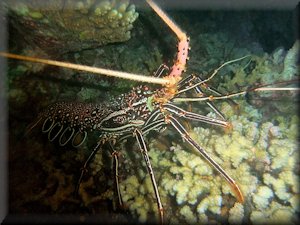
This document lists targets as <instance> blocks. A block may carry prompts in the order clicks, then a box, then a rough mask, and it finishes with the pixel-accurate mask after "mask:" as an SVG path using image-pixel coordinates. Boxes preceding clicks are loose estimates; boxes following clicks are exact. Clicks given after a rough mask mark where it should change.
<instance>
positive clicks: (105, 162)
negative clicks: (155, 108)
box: [1, 0, 299, 224]
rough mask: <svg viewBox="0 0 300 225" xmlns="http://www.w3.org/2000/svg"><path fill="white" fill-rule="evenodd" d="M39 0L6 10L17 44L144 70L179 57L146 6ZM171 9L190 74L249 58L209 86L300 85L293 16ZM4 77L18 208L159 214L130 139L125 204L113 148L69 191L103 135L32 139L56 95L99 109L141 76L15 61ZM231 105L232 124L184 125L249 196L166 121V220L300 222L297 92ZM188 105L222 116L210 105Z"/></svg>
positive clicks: (114, 217) (124, 164)
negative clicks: (77, 140) (186, 43)
mask: <svg viewBox="0 0 300 225" xmlns="http://www.w3.org/2000/svg"><path fill="white" fill-rule="evenodd" d="M28 2H29V3H30V4H27V3H28ZM37 2H39V1H7V2H6V4H5V5H1V8H2V9H5V10H8V16H7V18H6V19H7V22H8V24H9V30H8V32H9V51H10V52H14V53H19V54H23V55H35V56H39V57H43V58H51V59H59V60H63V61H70V62H75V63H80V64H86V65H94V66H99V67H103V68H109V69H116V70H121V71H126V72H133V73H140V74H145V75H152V74H153V72H154V71H155V70H156V69H157V68H158V67H159V65H160V64H162V63H165V64H167V65H168V66H171V65H172V63H173V59H174V58H175V54H176V49H177V48H176V42H177V41H176V37H175V35H174V34H173V33H172V32H171V31H170V30H169V29H168V28H167V27H166V25H165V24H163V22H162V21H161V20H160V19H159V18H158V17H157V15H155V14H154V13H153V12H152V11H151V10H150V9H149V7H148V6H147V5H146V4H141V5H138V6H133V5H131V4H129V2H127V1H122V0H120V1H118V0H115V1H114V0H112V1H96V0H95V1H92V0H90V1H83V0H82V1H47V2H49V3H47V5H43V6H42V5H39V4H38V3H37ZM74 2H75V3H74ZM35 6H39V7H35ZM137 12H138V14H137ZM169 13H170V16H171V17H172V18H173V19H174V20H175V21H176V22H177V23H178V24H179V25H180V26H181V27H182V29H183V30H185V31H186V32H187V34H188V35H189V36H190V38H191V51H190V60H189V61H188V65H187V71H186V74H191V73H193V74H195V75H201V76H202V77H203V78H205V77H208V76H209V74H211V73H212V72H213V71H214V69H216V68H217V67H218V66H219V65H221V64H222V63H223V62H226V61H229V60H232V59H236V58H239V57H242V56H245V55H250V57H247V58H245V59H243V60H241V61H238V62H236V63H233V64H230V65H227V66H226V67H225V68H223V69H222V70H221V71H220V72H219V73H218V74H217V76H215V77H214V79H213V80H211V81H210V83H209V85H211V86H212V87H214V88H216V89H217V90H219V91H220V92H222V93H224V94H227V93H235V92H238V91H242V90H247V89H251V88H252V87H253V86H255V85H259V84H268V83H276V82H281V81H286V80H293V79H299V74H298V71H299V61H297V60H298V59H299V40H298V41H297V40H295V39H294V38H293V37H294V35H293V26H292V25H291V24H293V20H292V11H243V12H239V11H232V12H231V11H230V12H229V11H225V12H223V11H209V10H192V11H180V10H178V11H170V12H169ZM138 15H139V16H138ZM6 82H7V87H8V89H7V93H8V94H7V95H8V103H9V213H10V214H12V215H36V214H40V215H49V214H51V215H53V214H55V215H65V214H71V215H76V216H77V217H76V218H78V220H80V221H85V220H87V221H88V220H89V218H90V217H91V216H93V215H94V216H95V217H93V218H94V219H95V220H93V222H99V223H101V222H120V221H121V222H123V223H126V222H132V220H133V221H138V222H153V221H155V222H158V221H159V219H158V213H157V206H156V200H155V197H154V192H153V189H152V184H151V180H150V178H149V176H148V175H147V169H146V166H145V163H144V161H143V157H142V155H141V154H140V151H139V149H138V146H137V145H136V143H135V140H134V139H128V140H127V142H124V143H122V144H121V145H119V146H117V147H116V150H117V151H118V152H119V163H120V166H119V179H120V188H121V194H122V198H123V202H124V206H123V207H122V208H120V207H119V206H118V198H117V194H116V190H115V184H114V170H113V167H114V165H113V160H112V156H111V151H110V150H109V148H103V149H102V151H99V152H98V153H97V154H96V155H95V157H94V160H93V161H92V162H91V164H90V166H89V168H88V171H87V173H86V174H85V176H84V178H83V181H82V184H81V186H80V189H79V193H78V195H74V191H75V187H76V182H77V181H78V178H79V175H80V168H82V166H83V163H84V161H85V160H86V158H87V157H88V155H89V153H90V152H91V151H92V149H93V148H94V147H95V145H96V142H97V137H98V135H99V134H95V135H94V136H89V137H88V141H87V142H86V143H85V144H84V145H83V146H81V147H80V148H78V149H74V148H72V146H65V147H59V146H58V144H57V143H55V142H49V141H48V138H47V135H44V134H42V132H41V131H40V128H39V127H37V128H36V129H34V130H32V132H31V133H30V134H25V133H26V127H28V125H29V124H30V123H31V122H32V121H34V119H35V118H36V116H37V115H38V112H39V111H41V110H42V109H43V108H45V107H46V106H47V105H48V104H50V103H53V102H55V101H57V100H73V101H85V102H98V103H101V102H102V101H104V100H106V99H108V98H111V97H115V96H117V95H118V94H121V93H123V92H126V91H128V90H130V88H131V87H132V86H135V85H137V83H136V82H130V81H126V80H118V79H115V78H113V79H111V78H106V77H101V76H100V77H99V76H98V75H97V76H95V75H92V74H87V73H79V72H77V71H70V70H67V69H60V68H54V67H50V66H44V65H40V64H32V63H27V62H20V61H14V60H9V61H8V74H7V81H6ZM287 85H288V84H285V83H284V84H282V85H280V86H287ZM233 100H234V102H235V103H232V102H231V101H227V100H215V101H214V103H215V104H216V107H217V108H218V109H219V110H220V111H221V112H222V113H223V114H224V115H225V117H226V118H227V119H228V121H229V122H231V124H232V126H233V128H232V130H224V129H221V128H218V127H214V126H210V125H206V124H201V123H195V122H190V121H184V122H183V123H184V125H185V127H186V129H187V130H188V131H189V133H190V134H191V136H192V138H193V139H194V140H195V141H196V142H197V143H199V144H200V145H201V146H202V147H203V148H204V149H205V150H206V151H207V152H208V153H209V155H210V156H211V157H212V158H214V159H215V160H216V161H217V162H218V163H219V164H220V165H221V166H222V168H223V169H224V170H225V171H226V172H228V174H230V176H232V177H233V178H234V179H235V181H236V182H237V183H238V185H239V186H240V188H241V190H242V192H243V195H244V198H245V202H244V203H243V204H241V203H239V202H237V199H236V197H235V196H234V192H233V191H232V190H231V189H230V186H229V185H228V183H226V181H225V180H224V179H223V177H221V176H220V175H219V174H217V173H216V171H215V170H214V169H213V168H212V167H211V166H209V164H208V163H207V162H205V161H204V160H203V159H202V157H201V156H200V155H199V154H198V153H197V152H196V151H194V150H193V149H192V148H191V147H190V146H189V145H188V144H187V143H184V142H183V140H182V139H181V137H180V135H179V134H177V133H176V131H175V130H172V129H171V128H168V129H166V130H165V131H164V133H162V134H155V133H153V134H152V133H151V134H149V135H148V136H147V143H148V144H149V155H150V157H151V163H152V166H153V169H154V172H155V176H156V180H157V184H158V188H159V191H160V194H161V200H162V203H163V205H164V211H165V220H166V221H165V223H166V224H198V223H201V222H202V223H230V224H238V223H252V224H257V223H260V224H263V223H264V224H269V223H272V222H276V223H279V222H281V223H296V222H297V219H298V216H299V155H298V154H299V152H298V146H299V134H298V127H299V116H298V113H297V106H298V105H297V104H298V103H299V102H298V96H297V95H296V93H295V92H275V91H266V92H256V93H249V94H247V95H246V96H245V95H243V96H239V97H236V98H233ZM29 105H30V107H28V106H29ZM179 105H180V107H182V108H184V109H188V110H189V111H193V112H196V113H199V114H201V115H208V116H211V117H214V116H216V115H215V114H214V113H213V112H212V110H210V109H209V108H208V107H207V105H206V104H205V102H195V103H182V104H179ZM24 165H25V167H26V170H24ZM99 218H101V219H99Z"/></svg>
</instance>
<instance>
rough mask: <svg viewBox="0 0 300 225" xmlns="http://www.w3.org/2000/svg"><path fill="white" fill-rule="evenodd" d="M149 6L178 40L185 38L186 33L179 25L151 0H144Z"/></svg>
mask: <svg viewBox="0 0 300 225" xmlns="http://www.w3.org/2000/svg"><path fill="white" fill-rule="evenodd" d="M146 1H147V3H148V4H149V5H150V7H151V8H152V9H153V10H154V11H155V12H156V13H157V15H159V17H160V18H161V19H162V20H163V21H164V22H165V23H166V24H167V25H168V26H169V27H170V28H171V29H172V31H173V32H174V33H175V34H176V36H177V37H178V39H179V40H183V39H186V38H187V37H186V34H185V33H184V32H183V31H182V30H181V29H180V28H179V26H178V25H177V24H176V23H175V22H174V21H173V20H172V19H171V18H170V17H169V16H168V15H167V14H166V13H165V12H164V11H162V9H161V8H160V7H159V6H158V5H157V4H156V3H155V2H153V1H152V0H146Z"/></svg>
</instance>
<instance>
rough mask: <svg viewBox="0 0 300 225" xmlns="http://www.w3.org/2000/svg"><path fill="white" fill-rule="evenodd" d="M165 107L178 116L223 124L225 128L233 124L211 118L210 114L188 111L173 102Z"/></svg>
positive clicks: (164, 106) (213, 123) (218, 124)
mask: <svg viewBox="0 0 300 225" xmlns="http://www.w3.org/2000/svg"><path fill="white" fill-rule="evenodd" d="M163 108H164V109H165V110H167V111H169V112H171V113H174V114H175V115H177V116H178V117H183V118H185V119H189V120H195V121H199V122H204V123H208V124H212V125H217V126H221V127H225V128H227V127H230V126H231V125H230V123H229V122H227V121H224V120H219V119H215V118H211V117H208V116H203V115H198V114H197V113H192V112H188V111H185V110H183V109H181V108H179V107H178V106H175V105H173V104H169V103H167V104H164V105H163Z"/></svg>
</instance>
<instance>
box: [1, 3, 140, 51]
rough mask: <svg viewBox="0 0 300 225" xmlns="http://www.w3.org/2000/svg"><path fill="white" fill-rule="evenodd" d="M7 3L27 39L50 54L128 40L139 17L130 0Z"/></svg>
mask: <svg viewBox="0 0 300 225" xmlns="http://www.w3.org/2000/svg"><path fill="white" fill-rule="evenodd" d="M4 6H5V7H6V8H7V10H8V15H9V17H10V23H11V24H12V25H13V27H14V28H15V29H16V30H18V32H19V33H20V34H21V35H22V36H23V37H24V39H25V40H26V42H27V43H29V44H30V45H36V46H38V47H40V48H42V49H43V50H44V51H45V52H47V53H49V52H50V53H53V52H54V53H62V52H69V51H79V50H82V49H87V48H93V47H97V46H101V45H105V44H108V43H114V42H122V41H127V40H128V39H130V30H131V29H132V28H133V25H132V24H133V22H134V21H135V20H136V19H137V17H138V13H137V12H136V11H135V6H134V5H129V1H127V0H75V1H69V0H67V1H63V0H54V1H36V0H32V1H25V0H13V1H4Z"/></svg>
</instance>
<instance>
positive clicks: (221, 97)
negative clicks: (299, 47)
mask: <svg viewBox="0 0 300 225" xmlns="http://www.w3.org/2000/svg"><path fill="white" fill-rule="evenodd" d="M259 91H300V88H298V87H258V88H253V89H251V90H246V91H240V92H236V93H232V94H226V95H223V96H212V95H211V96H207V97H195V98H174V99H173V101H174V102H199V101H207V100H209V101H213V100H221V99H228V98H233V97H236V96H241V95H245V94H247V93H249V92H259Z"/></svg>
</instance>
